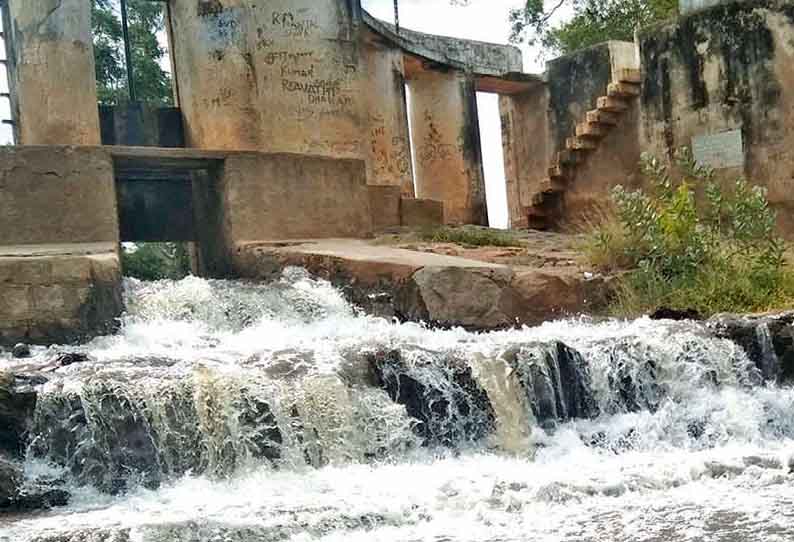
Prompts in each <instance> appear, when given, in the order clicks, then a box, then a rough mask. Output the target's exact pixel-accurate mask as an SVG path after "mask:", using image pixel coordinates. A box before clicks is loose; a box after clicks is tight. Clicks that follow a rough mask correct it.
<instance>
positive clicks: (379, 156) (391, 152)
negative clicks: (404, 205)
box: [362, 43, 414, 198]
mask: <svg viewBox="0 0 794 542" xmlns="http://www.w3.org/2000/svg"><path fill="white" fill-rule="evenodd" d="M363 53H364V58H365V62H366V66H365V68H366V77H365V78H364V80H363V82H362V83H363V92H364V95H365V96H366V97H367V99H368V103H367V107H368V125H369V126H368V134H367V135H368V136H369V137H368V139H367V140H366V141H365V142H364V145H365V147H366V148H365V152H366V161H367V180H368V183H369V184H371V185H378V186H399V187H401V191H402V196H403V197H406V198H412V197H414V179H413V171H412V169H413V168H412V165H411V142H410V136H409V134H408V111H407V104H406V101H405V75H404V73H405V72H404V67H403V53H402V51H400V50H399V49H392V48H389V47H385V46H382V45H379V44H377V43H371V44H367V45H366V46H365V47H364V49H363Z"/></svg>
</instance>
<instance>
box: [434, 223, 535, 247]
mask: <svg viewBox="0 0 794 542" xmlns="http://www.w3.org/2000/svg"><path fill="white" fill-rule="evenodd" d="M420 237H421V239H422V240H423V241H427V242H430V243H456V244H458V245H463V246H473V247H484V246H491V247H516V246H521V243H520V241H519V240H518V239H516V238H515V237H514V236H513V235H511V234H509V233H507V232H504V231H500V230H493V229H489V228H478V227H473V226H464V227H459V228H453V227H440V228H432V229H427V230H424V231H422V233H421V235H420Z"/></svg>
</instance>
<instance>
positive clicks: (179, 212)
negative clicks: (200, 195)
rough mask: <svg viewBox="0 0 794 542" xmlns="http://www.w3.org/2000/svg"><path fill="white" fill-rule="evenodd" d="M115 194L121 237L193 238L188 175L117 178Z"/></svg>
mask: <svg viewBox="0 0 794 542" xmlns="http://www.w3.org/2000/svg"><path fill="white" fill-rule="evenodd" d="M116 194H117V201H118V209H119V228H120V236H121V240H122V241H141V242H143V241H151V242H167V241H196V233H195V228H194V223H195V220H194V216H193V182H192V179H190V178H189V177H188V178H186V179H178V178H177V179H174V178H163V179H124V180H117V181H116ZM198 218H199V220H200V219H202V218H203V217H201V216H199V217H198Z"/></svg>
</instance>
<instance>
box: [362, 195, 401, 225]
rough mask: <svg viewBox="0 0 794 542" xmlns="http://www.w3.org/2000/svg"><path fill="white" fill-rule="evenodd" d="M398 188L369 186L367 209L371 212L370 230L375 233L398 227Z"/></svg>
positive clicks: (399, 221) (399, 196) (399, 197)
mask: <svg viewBox="0 0 794 542" xmlns="http://www.w3.org/2000/svg"><path fill="white" fill-rule="evenodd" d="M401 199H402V196H401V194H400V187H399V186H370V187H369V208H370V211H371V212H372V229H373V231H375V232H379V231H383V230H386V229H389V228H394V227H399V226H400V225H401V224H402V220H401V218H400V203H401V202H400V200H401Z"/></svg>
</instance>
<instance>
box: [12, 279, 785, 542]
mask: <svg viewBox="0 0 794 542" xmlns="http://www.w3.org/2000/svg"><path fill="white" fill-rule="evenodd" d="M126 299H127V305H128V314H127V315H126V316H125V318H124V322H123V328H122V331H121V332H120V333H119V334H118V335H116V336H112V337H103V338H99V339H96V340H94V341H92V342H91V343H89V344H86V345H83V346H81V347H79V348H77V349H71V350H79V351H82V352H85V353H87V354H88V355H89V356H90V358H91V361H89V362H86V363H80V364H75V365H71V366H68V367H63V368H60V369H57V370H56V371H54V372H51V373H48V377H49V378H50V380H49V382H48V383H47V384H45V385H44V386H43V387H42V390H41V399H40V401H39V406H38V411H37V420H36V424H35V427H34V431H33V437H34V438H33V443H32V445H31V450H30V451H29V454H28V456H29V457H28V461H27V464H26V468H27V470H28V475H29V476H30V477H31V478H36V477H37V476H40V475H42V474H43V473H44V474H49V475H50V477H52V478H58V477H60V478H63V480H64V482H65V483H66V487H68V488H69V490H70V491H71V492H72V495H73V496H72V502H71V503H70V505H69V506H68V507H65V508H61V509H55V510H52V511H48V512H41V513H39V514H36V515H30V516H19V515H16V516H7V517H6V518H3V517H2V516H0V540H2V541H3V542H5V541H14V542H17V541H20V542H33V541H36V542H45V541H46V542H56V541H57V542H77V541H91V542H94V541H96V542H99V541H103V542H104V541H114V542H115V541H119V542H165V541H172V540H178V541H183V540H184V541H191V542H192V541H195V542H205V541H206V542H210V541H212V542H215V541H218V542H220V541H223V542H226V541H240V542H247V541H282V540H283V541H296V542H298V541H301V542H302V541H314V540H323V541H336V540H345V541H346V542H349V541H358V540H362V541H363V540H367V541H372V540H377V541H395V542H396V541H425V540H430V541H438V542H441V541H449V542H463V541H472V542H473V541H519V540H537V541H575V540H576V541H579V540H594V541H596V540H597V541H601V540H604V541H607V540H608V541H629V540H631V541H634V540H637V541H640V540H643V541H690V540H692V541H695V540H725V541H744V540H792V539H794V485H793V484H794V476H792V474H791V473H790V472H789V467H788V465H789V462H790V460H791V456H792V453H794V440H793V439H794V390H791V389H781V388H778V387H776V386H775V385H773V384H771V383H764V382H762V379H761V371H759V370H758V369H757V368H755V367H754V366H753V364H752V363H751V362H750V361H749V360H748V359H747V358H746V356H745V355H744V353H743V352H742V351H741V350H740V349H739V348H737V347H736V346H735V345H733V344H732V343H730V342H728V341H724V340H720V339H715V338H713V337H711V335H710V334H709V333H708V330H706V329H705V328H703V327H701V326H700V325H698V324H694V323H672V322H653V321H650V320H648V319H639V320H636V321H632V322H619V321H608V322H601V323H596V322H592V321H589V320H587V319H573V320H565V321H559V322H549V323H546V324H544V325H542V326H539V327H535V328H525V329H518V330H509V331H501V332H495V333H484V334H475V333H468V332H465V331H463V330H460V329H453V330H431V329H428V328H427V327H425V326H422V325H419V324H400V323H396V322H391V321H387V320H384V319H379V318H373V317H369V316H366V315H363V314H360V313H358V312H357V311H356V310H354V308H353V307H351V306H350V305H349V304H348V303H346V302H345V300H344V299H343V297H342V295H341V294H340V293H339V292H338V291H336V290H335V289H333V288H332V287H331V286H330V285H329V284H327V283H325V282H323V281H317V280H314V279H312V278H310V277H309V276H308V275H306V274H305V273H304V272H302V271H300V270H294V269H293V270H288V271H287V272H285V274H284V277H283V278H282V279H281V280H280V281H279V282H277V283H274V284H269V285H253V284H245V283H235V282H224V281H206V280H202V279H197V278H188V279H185V280H183V281H179V282H161V283H153V284H146V283H137V282H130V283H128V285H127V292H126ZM557 341H561V342H562V343H564V344H565V345H566V346H567V347H569V348H570V349H573V351H575V353H577V356H579V357H576V356H574V357H572V358H570V359H568V360H567V361H566V360H564V359H562V358H560V357H559V356H560V355H561V354H560V353H559V352H560V351H559V347H558V346H556V345H557ZM58 350H62V349H57V348H52V349H37V350H35V351H34V354H35V356H34V359H33V360H25V361H11V360H2V363H4V364H5V363H11V365H12V366H15V367H16V368H17V369H19V370H23V369H24V370H31V369H33V368H35V367H37V366H42V365H46V363H47V361H48V360H49V359H51V358H52V356H53V354H54V352H55V351H58ZM376 358H377V359H378V360H381V361H380V362H378V363H381V362H382V365H378V367H379V368H380V369H379V370H380V371H381V373H379V375H378V377H377V378H374V377H373V374H372V371H373V367H374V366H375V365H373V363H375V362H373V359H376ZM383 360H385V361H383ZM571 360H573V361H571ZM577 360H580V361H577ZM577 363H578V364H579V365H576V364H577ZM572 364H573V365H576V367H578V368H577V372H575V376H576V379H575V383H576V386H577V389H578V392H577V393H578V395H577V397H576V401H574V400H573V399H572V394H573V393H574V392H573V391H572V389H566V387H565V386H564V385H563V384H564V382H561V380H565V378H566V377H565V375H566V374H567V375H570V374H574V373H571V367H572ZM566 371H567V372H566ZM569 384H570V382H569ZM569 388H570V386H569ZM411 394H413V395H411ZM411 397H414V398H415V397H419V399H421V401H418V400H415V401H413V402H411V400H410V398H411ZM555 397H556V400H557V402H556V404H553V403H554V398H555ZM549 401H551V403H550V402H549ZM561 401H562V402H561ZM566 401H567V402H566ZM418 403H421V404H418ZM566 405H567V406H566ZM572 405H573V406H576V409H578V410H579V411H581V410H582V409H584V410H585V411H586V412H587V413H588V419H583V418H577V417H574V419H569V418H570V415H569V414H567V413H568V411H569V410H570V407H571V406H572ZM550 409H551V410H550ZM550 411H553V412H554V413H555V416H556V417H557V419H552V418H551V417H549V415H548V413H549V412H550ZM417 416H420V417H425V418H426V419H424V420H418V419H417ZM54 428H61V429H63V430H64V431H62V432H58V431H55V430H54ZM64 434H68V435H70V436H68V437H64ZM64 439H66V440H67V441H68V442H70V443H71V444H70V446H67V447H64V446H60V445H59V444H58V443H60V442H63V441H64Z"/></svg>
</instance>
